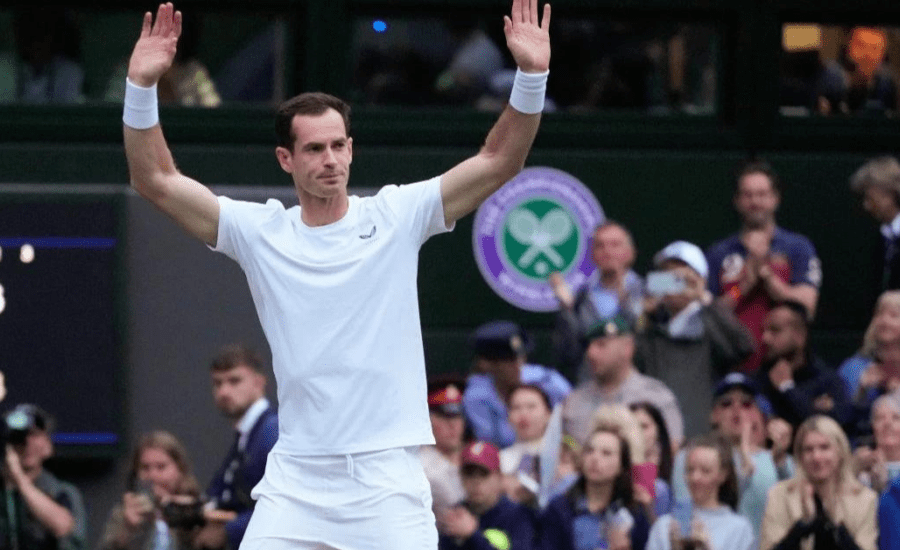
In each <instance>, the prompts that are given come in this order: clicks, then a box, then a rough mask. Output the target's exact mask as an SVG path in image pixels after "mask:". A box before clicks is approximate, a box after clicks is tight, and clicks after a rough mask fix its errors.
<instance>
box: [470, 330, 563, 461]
mask: <svg viewBox="0 0 900 550" xmlns="http://www.w3.org/2000/svg"><path fill="white" fill-rule="evenodd" d="M471 342H472V347H473V349H474V351H475V371H476V373H475V374H473V375H472V376H470V377H469V381H468V384H467V386H466V391H465V393H464V394H463V410H464V411H465V414H466V419H467V420H468V421H469V424H470V425H471V426H472V430H473V432H474V433H475V438H476V439H480V440H482V441H487V442H490V443H493V444H494V445H495V446H497V447H498V448H501V449H502V448H505V447H509V446H510V445H512V444H513V442H515V440H516V434H515V431H514V430H513V428H512V426H511V425H510V423H509V420H508V418H509V413H508V412H507V410H506V402H507V401H508V400H509V396H510V392H511V391H512V390H513V388H515V387H516V386H518V385H520V384H534V385H536V386H538V387H539V388H541V389H542V390H544V392H545V393H546V394H547V396H548V397H549V398H550V403H551V404H552V405H554V406H555V405H556V404H557V403H559V402H561V401H562V400H563V399H565V397H566V396H567V395H569V392H570V391H572V386H571V385H570V384H569V382H568V381H567V380H566V379H565V378H564V377H563V376H562V375H561V374H559V373H558V372H556V371H555V370H553V369H550V368H547V367H544V366H542V365H533V364H530V363H528V362H527V360H528V352H530V351H531V348H532V344H531V339H530V338H529V336H528V333H526V332H525V331H524V330H523V329H522V328H521V327H520V326H519V325H517V324H515V323H513V322H510V321H492V322H490V323H485V324H483V325H481V326H480V327H478V328H477V329H475V332H474V333H473V334H472V338H471Z"/></svg>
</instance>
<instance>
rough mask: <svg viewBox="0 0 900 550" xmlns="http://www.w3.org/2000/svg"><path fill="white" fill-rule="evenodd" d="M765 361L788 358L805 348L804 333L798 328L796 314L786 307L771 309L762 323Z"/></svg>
mask: <svg viewBox="0 0 900 550" xmlns="http://www.w3.org/2000/svg"><path fill="white" fill-rule="evenodd" d="M762 341H763V344H764V345H765V346H766V359H770V360H772V359H781V358H786V357H790V356H792V355H794V354H796V353H797V352H799V351H801V350H802V349H803V348H805V347H806V333H805V331H804V330H803V329H802V328H801V327H800V326H798V321H797V318H796V314H795V313H794V312H793V311H791V310H789V309H788V308H786V307H778V308H775V309H773V310H772V311H770V312H769V314H768V315H766V320H765V322H764V323H763V335H762Z"/></svg>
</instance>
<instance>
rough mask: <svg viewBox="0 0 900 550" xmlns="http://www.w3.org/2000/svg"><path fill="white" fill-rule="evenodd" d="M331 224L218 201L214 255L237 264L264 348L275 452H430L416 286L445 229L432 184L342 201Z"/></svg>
mask: <svg viewBox="0 0 900 550" xmlns="http://www.w3.org/2000/svg"><path fill="white" fill-rule="evenodd" d="M349 202H350V204H349V209H348V211H347V214H346V215H345V216H344V217H343V218H341V219H340V220H338V221H337V222H335V223H332V224H329V225H325V226H321V227H308V226H307V225H306V224H304V223H303V222H302V221H301V219H300V207H299V206H295V207H293V208H289V209H287V210H285V208H284V206H283V205H282V204H281V203H280V202H278V201H276V200H273V199H270V200H269V201H268V202H267V203H266V204H259V203H249V202H239V201H234V200H231V199H229V198H227V197H219V206H220V210H219V234H218V242H217V243H216V247H215V249H214V250H216V251H219V252H223V253H224V254H226V255H228V256H229V257H230V258H232V259H234V260H235V261H237V262H238V264H240V266H241V268H242V269H243V270H244V273H245V274H246V276H247V282H248V283H249V285H250V293H251V295H252V296H253V301H254V304H255V305H256V311H257V314H258V315H259V320H260V323H261V324H262V328H263V331H264V332H265V334H266V337H267V339H268V341H269V346H270V347H271V349H272V363H273V368H274V371H275V379H276V381H277V383H278V401H279V406H278V420H279V422H278V428H279V434H278V443H277V444H276V445H275V448H274V449H273V451H274V452H282V453H287V454H291V455H297V456H316V455H339V454H352V453H360V452H368V451H377V450H382V449H389V448H395V447H407V446H413V445H426V444H432V443H434V438H433V436H432V433H431V422H430V421H429V417H428V406H427V404H426V399H425V396H426V384H425V358H424V353H423V351H422V331H421V326H420V321H419V303H418V292H417V287H416V276H417V272H418V260H419V256H418V252H419V248H420V247H421V246H422V244H423V243H424V242H425V241H426V240H427V239H428V238H429V237H431V236H432V235H435V234H438V233H441V232H444V231H448V230H452V226H451V227H450V228H448V227H446V225H445V223H444V211H443V203H442V200H441V194H440V177H436V178H433V179H431V180H428V181H425V182H420V183H415V184H410V185H404V186H400V187H398V186H394V185H390V186H386V187H384V188H383V189H381V191H379V192H378V194H377V195H375V196H374V197H365V198H360V197H357V196H351V197H349Z"/></svg>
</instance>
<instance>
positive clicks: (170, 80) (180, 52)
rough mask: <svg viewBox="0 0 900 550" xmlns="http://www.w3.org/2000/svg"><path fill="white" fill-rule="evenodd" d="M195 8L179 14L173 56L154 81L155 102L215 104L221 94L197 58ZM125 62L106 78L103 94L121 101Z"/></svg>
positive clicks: (199, 26) (198, 24)
mask: <svg viewBox="0 0 900 550" xmlns="http://www.w3.org/2000/svg"><path fill="white" fill-rule="evenodd" d="M196 13H197V12H189V13H187V14H183V15H182V28H183V30H182V34H181V37H180V38H179V40H178V49H177V50H176V52H175V60H174V61H173V62H172V66H171V67H170V68H169V70H168V71H166V72H165V74H163V76H162V78H161V79H160V81H159V83H158V88H157V89H158V93H159V102H160V103H162V104H174V105H182V106H185V107H218V106H219V105H221V104H222V98H221V96H220V95H219V92H218V90H217V89H216V83H215V81H213V79H212V76H210V74H209V69H207V68H206V65H205V64H204V63H203V62H202V61H201V60H200V58H199V49H200V36H201V34H202V29H203V22H202V20H201V19H200V17H199V16H197V14H196ZM127 72H128V66H127V64H126V63H124V62H123V63H122V64H120V65H119V67H117V68H116V70H115V72H114V74H113V75H112V76H111V77H110V78H109V81H108V84H107V89H106V93H105V94H104V98H105V99H106V101H115V102H121V101H122V100H123V99H124V97H125V85H124V83H125V76H126V75H127Z"/></svg>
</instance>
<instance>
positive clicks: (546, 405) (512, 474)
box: [500, 384, 553, 505]
mask: <svg viewBox="0 0 900 550" xmlns="http://www.w3.org/2000/svg"><path fill="white" fill-rule="evenodd" d="M552 411H553V409H552V408H551V407H550V398H549V397H547V394H546V393H544V390H542V389H541V388H539V387H538V386H534V385H531V384H522V385H520V386H518V387H516V388H514V389H513V390H512V392H511V393H510V395H509V423H510V424H512V426H513V429H514V430H515V432H516V442H515V443H513V444H512V445H510V446H509V447H507V448H505V449H503V450H501V451H500V471H501V472H502V473H503V476H504V479H505V484H506V495H507V496H508V497H509V498H510V499H511V500H512V501H513V502H518V503H520V504H529V505H530V504H535V497H536V496H537V494H538V490H539V489H540V480H541V475H540V471H539V469H538V459H539V457H540V456H541V451H542V450H543V447H544V432H546V431H547V425H548V424H549V422H550V414H551V413H552Z"/></svg>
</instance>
